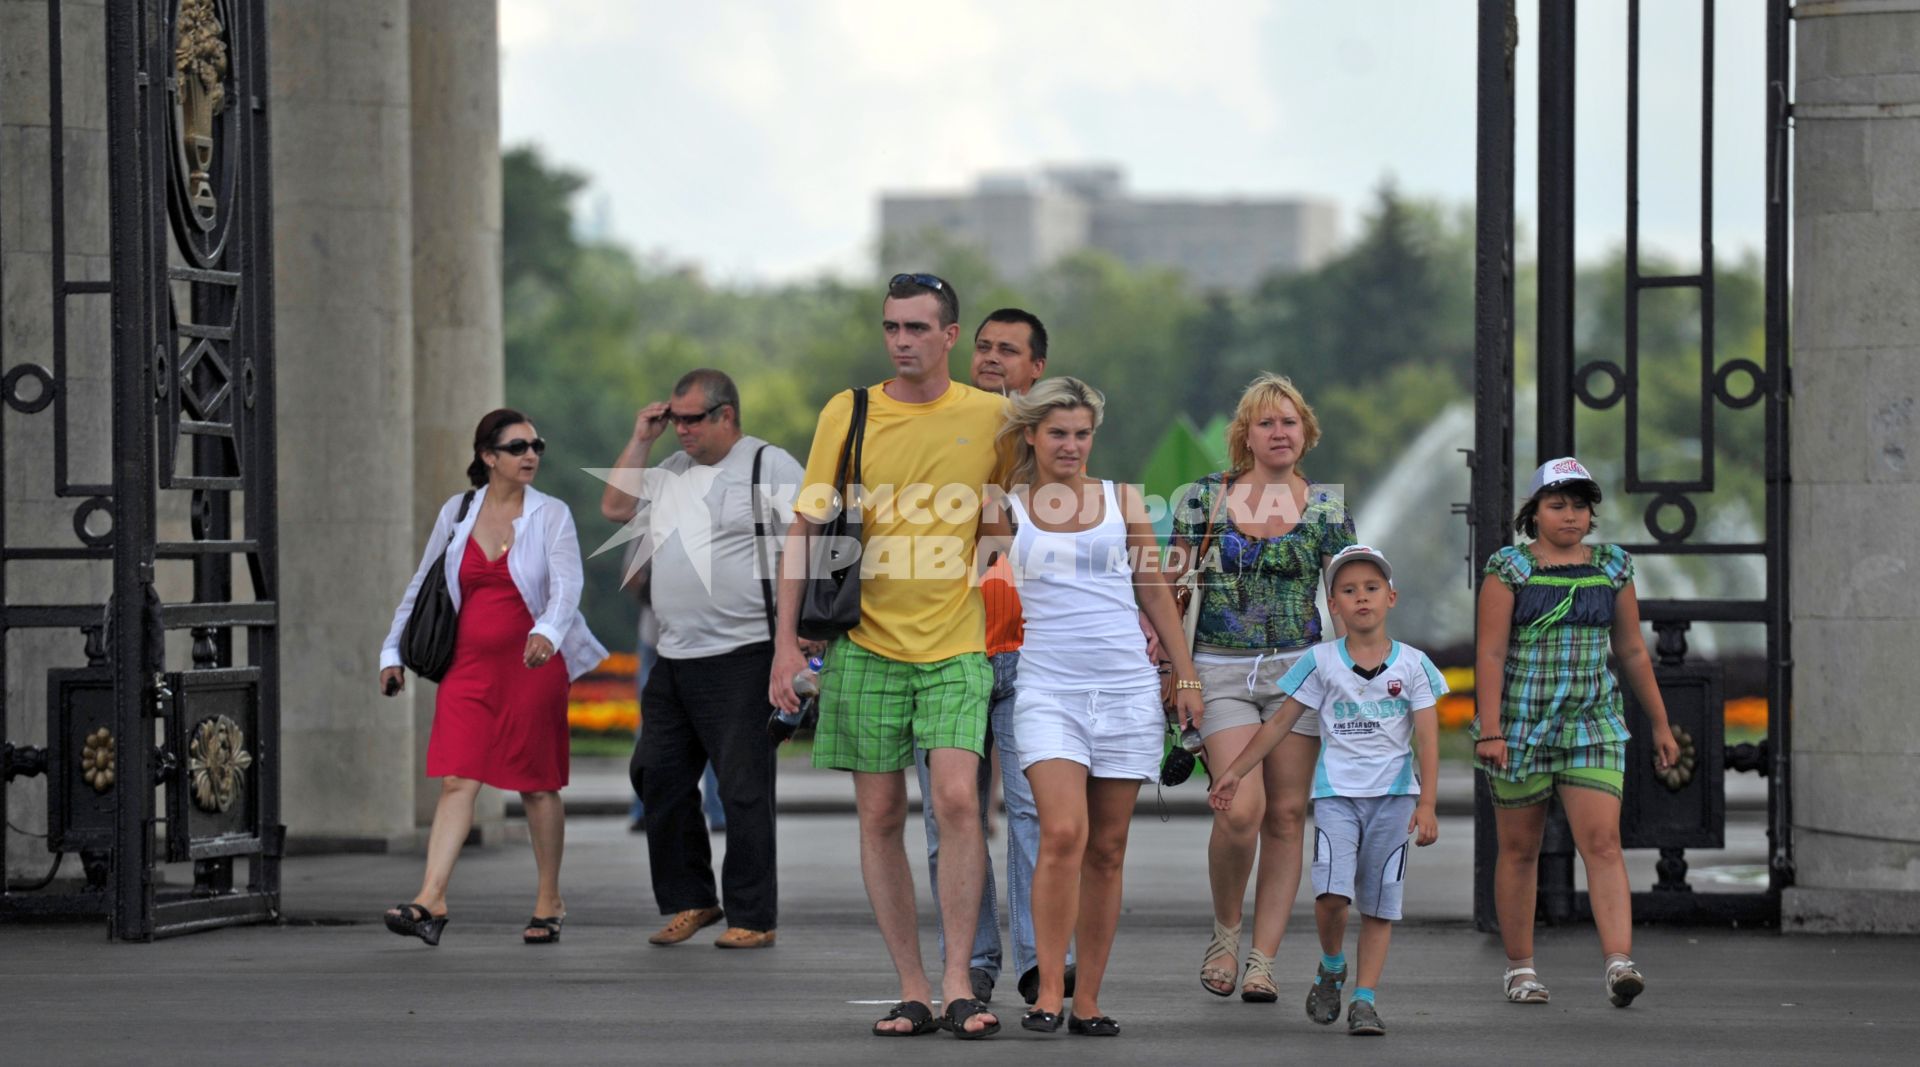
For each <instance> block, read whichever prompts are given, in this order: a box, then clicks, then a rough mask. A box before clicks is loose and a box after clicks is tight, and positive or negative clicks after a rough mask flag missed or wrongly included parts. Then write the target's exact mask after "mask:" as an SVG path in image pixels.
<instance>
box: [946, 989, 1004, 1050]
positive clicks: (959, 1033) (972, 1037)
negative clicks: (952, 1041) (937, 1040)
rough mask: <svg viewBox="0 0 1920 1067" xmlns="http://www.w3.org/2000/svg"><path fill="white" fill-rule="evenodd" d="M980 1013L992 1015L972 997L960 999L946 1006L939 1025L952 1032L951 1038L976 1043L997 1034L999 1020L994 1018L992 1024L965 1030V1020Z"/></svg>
mask: <svg viewBox="0 0 1920 1067" xmlns="http://www.w3.org/2000/svg"><path fill="white" fill-rule="evenodd" d="M982 1012H985V1013H986V1014H988V1015H992V1014H993V1012H992V1011H990V1010H988V1008H987V1006H986V1005H985V1004H982V1003H980V1002H979V1001H977V1000H975V999H973V998H972V997H961V998H959V999H958V1000H955V1001H953V1002H952V1003H950V1004H948V1005H947V1013H946V1015H945V1016H944V1017H943V1018H942V1021H941V1025H942V1026H945V1027H946V1028H947V1029H949V1030H951V1031H953V1036H955V1037H957V1038H959V1039H960V1040H962V1041H978V1040H980V1039H981V1038H983V1037H992V1036H993V1035H995V1034H997V1033H999V1032H1000V1019H999V1017H998V1016H995V1018H994V1020H993V1021H992V1022H990V1023H988V1024H987V1025H985V1026H983V1027H981V1028H980V1029H978V1030H969V1029H967V1020H968V1019H971V1018H973V1017H974V1016H976V1015H979V1014H981V1013H982Z"/></svg>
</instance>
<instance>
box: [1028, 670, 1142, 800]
mask: <svg viewBox="0 0 1920 1067" xmlns="http://www.w3.org/2000/svg"><path fill="white" fill-rule="evenodd" d="M1166 735H1167V715H1166V712H1164V711H1162V710H1161V708H1160V691H1159V690H1158V689H1137V690H1133V691H1131V692H1117V693H1116V692H1106V691H1104V690H1093V691H1086V690H1080V691H1067V692H1056V691H1050V690H1045V689H1033V688H1029V687H1027V686H1024V685H1018V684H1017V683H1016V688H1015V690H1014V697H1013V738H1014V742H1015V747H1016V748H1018V749H1019V750H1020V769H1021V770H1023V771H1024V770H1026V769H1027V768H1028V767H1031V766H1033V765H1034V764H1036V763H1038V762H1040V761H1041V760H1048V759H1065V760H1072V761H1073V762H1075V763H1078V764H1079V765H1081V766H1082V767H1085V768H1086V769H1087V775H1088V776H1089V777H1092V778H1129V779H1138V780H1140V781H1144V782H1157V781H1159V780H1160V757H1161V756H1162V755H1163V754H1164V753H1165V751H1166Z"/></svg>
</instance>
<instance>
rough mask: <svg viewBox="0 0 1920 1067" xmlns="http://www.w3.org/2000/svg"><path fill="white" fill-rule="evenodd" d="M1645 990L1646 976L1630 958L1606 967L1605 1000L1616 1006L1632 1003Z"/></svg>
mask: <svg viewBox="0 0 1920 1067" xmlns="http://www.w3.org/2000/svg"><path fill="white" fill-rule="evenodd" d="M1646 991H1647V978H1646V976H1645V975H1643V974H1641V973H1640V968H1639V967H1637V966H1635V965H1634V962H1633V961H1632V960H1623V961H1621V962H1619V963H1615V964H1613V965H1612V966H1611V967H1608V968H1607V1001H1608V1002H1609V1003H1611V1004H1612V1005H1613V1006H1614V1007H1616V1008H1624V1007H1626V1006H1627V1005H1629V1004H1632V1003H1633V998H1635V997H1637V996H1639V995H1640V994H1642V993H1644V992H1646Z"/></svg>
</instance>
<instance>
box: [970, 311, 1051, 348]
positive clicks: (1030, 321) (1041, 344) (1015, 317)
mask: <svg viewBox="0 0 1920 1067" xmlns="http://www.w3.org/2000/svg"><path fill="white" fill-rule="evenodd" d="M989 322H1007V323H1025V324H1026V326H1027V329H1029V330H1032V331H1033V340H1032V341H1030V342H1029V343H1028V345H1027V347H1028V348H1031V349H1033V358H1034V359H1037V360H1044V359H1046V358H1047V327H1046V325H1045V324H1044V323H1042V322H1041V321H1040V316H1038V315H1035V314H1034V313H1033V312H1031V311H1028V310H1026V309H1025V308H1001V309H999V310H998V311H995V312H993V313H992V314H990V315H988V316H987V317H986V318H984V319H981V320H980V326H979V328H978V329H976V330H974V331H973V339H974V340H976V341H978V340H979V339H980V330H984V329H986V328H987V323H989Z"/></svg>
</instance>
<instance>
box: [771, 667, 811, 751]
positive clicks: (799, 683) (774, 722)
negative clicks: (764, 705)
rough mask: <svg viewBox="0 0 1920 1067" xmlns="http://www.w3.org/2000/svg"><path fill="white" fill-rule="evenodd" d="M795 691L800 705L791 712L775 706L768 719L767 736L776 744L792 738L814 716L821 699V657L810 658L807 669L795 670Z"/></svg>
mask: <svg viewBox="0 0 1920 1067" xmlns="http://www.w3.org/2000/svg"><path fill="white" fill-rule="evenodd" d="M793 692H794V695H795V696H797V697H799V698H800V706H799V707H797V708H795V709H794V710H793V712H792V713H791V714H789V713H787V712H784V711H781V710H780V709H778V708H775V709H774V711H773V715H772V716H771V717H769V718H768V719H767V736H768V737H771V738H773V743H774V744H776V745H777V744H779V743H780V742H782V741H786V740H789V739H791V738H792V737H793V735H794V731H796V730H798V729H800V727H801V725H802V724H803V723H805V722H806V721H807V720H808V719H811V718H812V717H813V714H814V708H815V705H816V704H817V703H818V702H819V699H820V659H819V657H817V656H815V657H811V658H809V659H808V660H807V666H806V669H804V670H800V671H795V672H794V675H793Z"/></svg>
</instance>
